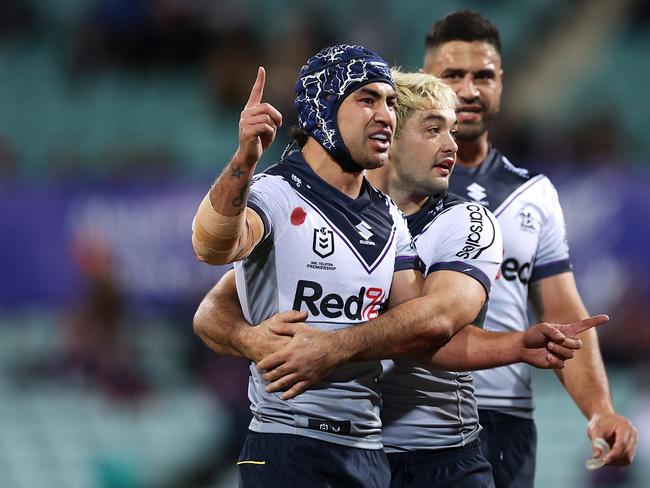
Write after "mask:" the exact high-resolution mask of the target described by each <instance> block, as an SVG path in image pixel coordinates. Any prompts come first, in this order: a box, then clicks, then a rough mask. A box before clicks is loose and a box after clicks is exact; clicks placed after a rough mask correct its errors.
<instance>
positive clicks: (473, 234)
mask: <svg viewBox="0 0 650 488" xmlns="http://www.w3.org/2000/svg"><path fill="white" fill-rule="evenodd" d="M465 208H466V209H467V211H468V212H469V221H470V225H469V234H468V235H467V238H465V242H464V244H465V245H464V246H463V248H462V249H461V250H460V251H458V252H457V253H456V256H458V257H459V258H463V259H476V258H478V257H479V256H480V254H481V253H482V252H483V251H484V250H485V249H487V248H488V247H490V246H491V245H492V243H493V242H494V229H493V227H491V228H490V229H488V228H486V224H488V225H489V224H490V222H487V223H486V222H485V220H486V219H487V220H489V219H488V217H487V216H486V214H485V208H483V207H480V206H478V205H467V206H466V207H465Z"/></svg>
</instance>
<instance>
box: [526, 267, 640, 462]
mask: <svg viewBox="0 0 650 488" xmlns="http://www.w3.org/2000/svg"><path fill="white" fill-rule="evenodd" d="M529 298H530V300H531V302H532V304H533V306H534V307H535V309H536V311H537V313H538V316H539V318H540V319H541V320H544V321H547V322H559V323H566V322H574V321H576V320H580V319H583V318H585V317H587V316H588V315H589V314H588V312H587V309H586V308H585V306H584V304H583V303H582V299H581V298H580V294H579V293H578V289H577V287H576V283H575V279H574V276H573V273H571V272H567V273H561V274H558V275H555V276H551V277H548V278H544V279H541V280H539V281H536V282H533V283H531V284H530V288H529ZM581 339H582V342H583V347H582V350H580V351H579V352H577V353H576V355H575V358H574V359H573V360H572V361H570V362H569V363H567V365H566V367H565V368H564V369H563V370H561V371H556V374H557V375H558V378H559V379H560V381H561V382H562V384H563V385H564V387H565V388H566V390H567V391H568V393H569V394H570V395H571V397H572V398H573V400H574V401H575V402H576V405H578V407H579V408H580V410H582V412H583V413H584V415H585V416H586V417H587V418H588V419H590V422H589V436H590V437H591V438H592V439H594V438H595V437H604V438H605V439H606V440H607V441H608V442H609V443H610V445H611V446H612V450H611V451H610V453H609V455H608V456H607V458H606V461H608V462H611V464H618V465H623V464H629V463H630V462H631V461H632V458H633V457H634V450H635V448H636V431H635V430H634V428H633V427H632V425H631V424H630V423H629V421H628V420H627V419H625V418H624V417H621V416H620V415H618V414H616V412H615V411H614V406H613V404H612V399H611V393H610V389H609V382H608V380H607V374H606V372H605V367H604V365H603V360H602V357H601V355H600V348H599V345H598V336H597V334H596V331H595V330H588V331H586V332H585V333H584V334H583V335H582V336H581Z"/></svg>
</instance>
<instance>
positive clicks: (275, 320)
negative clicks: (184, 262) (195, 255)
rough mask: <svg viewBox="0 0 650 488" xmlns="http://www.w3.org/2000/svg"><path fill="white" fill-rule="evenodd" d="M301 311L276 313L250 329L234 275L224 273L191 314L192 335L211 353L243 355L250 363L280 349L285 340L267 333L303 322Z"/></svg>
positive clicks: (282, 337) (229, 272) (286, 340)
mask: <svg viewBox="0 0 650 488" xmlns="http://www.w3.org/2000/svg"><path fill="white" fill-rule="evenodd" d="M305 318H306V314H305V313H304V312H296V311H294V310H290V311H288V312H284V313H281V314H276V315H274V316H273V317H271V318H270V319H268V320H267V321H264V322H262V323H261V324H260V325H258V326H257V327H253V326H251V324H249V323H248V322H247V321H246V319H245V318H244V315H243V313H242V311H241V307H240V305H239V299H238V297H237V287H236V285H235V274H234V272H233V271H232V270H231V271H228V272H227V273H226V274H225V275H224V276H223V277H222V278H221V280H219V282H218V283H217V284H216V285H215V286H214V287H213V288H212V289H211V290H210V291H209V292H208V294H207V295H206V296H205V298H204V299H203V300H202V301H201V303H200V304H199V308H198V309H197V311H196V313H195V314H194V332H195V333H196V335H197V336H199V337H200V338H201V340H202V341H203V342H204V343H205V344H206V345H207V346H208V347H209V348H210V349H212V350H213V351H215V352H217V353H219V354H225V355H229V356H243V357H245V358H248V359H250V360H251V361H254V362H256V361H259V360H260V359H262V358H263V357H265V356H267V355H269V354H271V353H273V352H275V351H277V350H279V349H281V348H282V347H283V346H285V345H286V343H287V342H288V341H289V338H288V337H285V336H278V335H276V334H274V333H273V332H271V330H270V326H271V325H278V324H282V323H285V322H291V323H294V322H299V321H301V320H305Z"/></svg>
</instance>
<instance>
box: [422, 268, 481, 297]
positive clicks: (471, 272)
mask: <svg viewBox="0 0 650 488" xmlns="http://www.w3.org/2000/svg"><path fill="white" fill-rule="evenodd" d="M434 271H457V272H459V273H463V274H466V275H467V276H471V277H472V278H474V279H475V280H476V281H478V282H479V283H480V284H481V285H483V288H485V293H486V294H487V296H490V288H491V286H492V285H491V283H490V278H488V276H487V275H486V274H485V273H484V272H483V271H482V270H480V269H479V268H477V267H476V266H474V265H473V264H470V263H467V262H464V261H448V262H443V263H435V264H432V265H431V266H430V267H429V271H428V272H427V276H428V275H430V274H431V273H433V272H434Z"/></svg>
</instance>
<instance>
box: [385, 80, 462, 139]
mask: <svg viewBox="0 0 650 488" xmlns="http://www.w3.org/2000/svg"><path fill="white" fill-rule="evenodd" d="M391 71H392V73H393V78H394V79H395V87H396V89H397V104H396V105H395V114H396V115H397V129H396V130H395V138H398V137H399V136H400V134H401V131H402V128H403V127H404V123H405V122H406V120H407V119H408V118H409V117H410V116H411V115H413V112H415V111H418V110H430V109H440V110H448V109H449V110H455V109H456V106H457V105H458V98H457V97H456V94H455V93H454V90H453V89H452V88H451V87H450V86H449V85H447V84H446V83H445V82H444V81H442V80H441V79H440V78H436V77H435V76H433V75H428V74H426V73H404V72H402V71H400V70H399V68H393V69H392V70H391Z"/></svg>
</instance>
